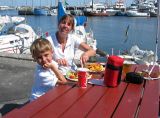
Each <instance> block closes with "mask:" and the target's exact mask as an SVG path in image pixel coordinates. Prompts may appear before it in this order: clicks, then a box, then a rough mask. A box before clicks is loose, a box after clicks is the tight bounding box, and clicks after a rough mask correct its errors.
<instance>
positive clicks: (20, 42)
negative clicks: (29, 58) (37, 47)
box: [0, 24, 37, 54]
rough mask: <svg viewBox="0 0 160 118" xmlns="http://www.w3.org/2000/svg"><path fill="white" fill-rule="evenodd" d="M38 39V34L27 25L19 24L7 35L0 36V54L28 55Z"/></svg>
mask: <svg viewBox="0 0 160 118" xmlns="http://www.w3.org/2000/svg"><path fill="white" fill-rule="evenodd" d="M36 38H37V35H36V33H35V32H34V30H33V29H32V27H30V26H29V25H26V24H19V25H17V26H15V27H13V28H11V29H10V30H9V31H8V33H7V34H5V35H1V36H0V52H7V53H18V54H22V53H23V54H26V53H29V48H30V45H31V43H32V42H33V40H35V39H36Z"/></svg>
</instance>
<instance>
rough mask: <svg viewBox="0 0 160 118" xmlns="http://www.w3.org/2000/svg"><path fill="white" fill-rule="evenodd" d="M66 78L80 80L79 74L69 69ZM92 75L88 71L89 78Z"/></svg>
mask: <svg viewBox="0 0 160 118" xmlns="http://www.w3.org/2000/svg"><path fill="white" fill-rule="evenodd" d="M66 78H67V79H69V80H73V81H78V74H77V72H73V71H69V72H67V74H66ZM90 78H91V75H90V74H89V73H87V79H90Z"/></svg>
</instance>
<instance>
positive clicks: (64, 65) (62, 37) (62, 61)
mask: <svg viewBox="0 0 160 118" xmlns="http://www.w3.org/2000/svg"><path fill="white" fill-rule="evenodd" d="M74 24H75V23H74V17H73V16H72V15H65V16H63V17H62V18H61V19H60V21H59V23H58V31H57V32H56V33H55V34H54V36H52V39H51V38H49V39H48V40H49V41H50V42H51V44H52V45H53V50H54V55H53V57H54V59H55V60H56V61H57V62H58V64H59V65H60V68H59V69H60V70H61V71H62V73H63V74H64V75H65V74H66V72H67V71H68V70H70V69H75V64H74V61H73V60H74V55H75V50H76V48H79V49H80V50H82V51H84V53H83V54H82V55H81V57H80V60H81V62H82V63H83V64H84V63H85V62H87V61H88V60H89V57H90V56H94V55H95V54H96V52H95V50H93V49H92V48H91V47H90V46H88V45H87V44H86V43H85V42H84V41H83V39H80V38H79V37H77V36H76V35H74V33H72V32H73V31H74Z"/></svg>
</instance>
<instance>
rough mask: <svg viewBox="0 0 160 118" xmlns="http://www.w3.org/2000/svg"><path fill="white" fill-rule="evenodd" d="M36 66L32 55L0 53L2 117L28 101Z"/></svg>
mask: <svg viewBox="0 0 160 118" xmlns="http://www.w3.org/2000/svg"><path fill="white" fill-rule="evenodd" d="M34 67H35V62H33V60H32V57H31V55H26V54H24V55H23V54H5V53H0V81H1V82H0V117H1V116H2V115H4V114H6V113H8V112H9V111H11V110H12V109H14V108H17V107H20V106H22V105H23V104H24V103H26V102H27V101H28V98H29V95H30V92H31V87H32V82H33V73H34Z"/></svg>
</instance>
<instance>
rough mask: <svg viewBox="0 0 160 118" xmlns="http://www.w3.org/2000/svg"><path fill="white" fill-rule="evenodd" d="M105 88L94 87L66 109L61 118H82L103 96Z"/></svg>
mask: <svg viewBox="0 0 160 118" xmlns="http://www.w3.org/2000/svg"><path fill="white" fill-rule="evenodd" d="M106 90H107V87H101V86H94V87H92V89H91V90H90V91H88V92H87V93H86V94H84V96H82V97H81V98H80V99H79V100H78V101H76V103H75V104H74V105H73V106H72V107H71V108H70V109H68V110H67V111H66V112H65V113H64V114H63V115H62V116H61V118H71V117H72V118H83V117H85V116H86V115H87V114H88V112H89V111H90V110H91V109H92V108H93V107H94V106H95V105H96V103H97V102H98V101H99V99H101V97H102V96H103V95H104V94H105V92H106Z"/></svg>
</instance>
